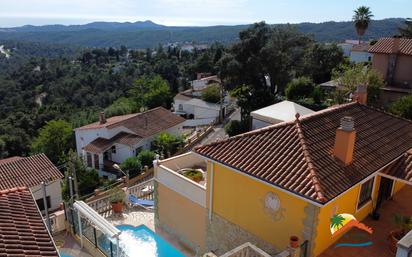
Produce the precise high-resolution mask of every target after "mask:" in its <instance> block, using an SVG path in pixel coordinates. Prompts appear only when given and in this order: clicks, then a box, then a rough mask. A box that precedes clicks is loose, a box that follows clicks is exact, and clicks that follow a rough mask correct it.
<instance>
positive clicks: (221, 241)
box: [155, 103, 412, 256]
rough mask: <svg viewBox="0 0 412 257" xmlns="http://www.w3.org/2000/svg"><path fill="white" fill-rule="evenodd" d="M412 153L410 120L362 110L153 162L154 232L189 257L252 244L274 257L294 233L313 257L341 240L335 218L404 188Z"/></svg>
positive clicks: (368, 210)
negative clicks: (183, 249)
mask: <svg viewBox="0 0 412 257" xmlns="http://www.w3.org/2000/svg"><path fill="white" fill-rule="evenodd" d="M411 149H412V122H410V121H408V120H405V119H400V118H397V117H395V116H392V115H389V114H386V113H383V112H381V111H378V110H375V109H372V108H370V107H367V106H366V105H362V104H359V103H350V104H345V105H340V106H337V107H333V108H329V109H326V110H324V111H321V112H317V113H315V114H310V115H308V116H303V117H299V115H297V117H296V120H295V121H292V122H285V123H280V124H277V125H274V126H270V127H267V128H263V129H260V130H255V131H252V132H249V133H245V134H241V135H238V136H235V137H232V138H229V139H227V140H223V141H218V142H215V143H212V144H209V145H204V146H200V147H197V148H195V149H194V151H193V152H190V153H187V154H184V155H181V156H177V157H173V158H170V159H167V160H162V161H157V162H156V163H155V164H156V165H155V179H156V206H157V208H156V215H155V218H156V227H157V228H159V229H162V230H165V231H167V232H168V233H171V234H172V235H174V236H176V237H177V238H178V239H179V240H180V241H181V242H183V243H185V244H186V245H187V246H188V247H189V248H192V249H193V250H194V251H195V252H196V253H197V255H201V254H203V253H205V252H210V251H212V252H214V253H216V254H218V255H220V254H223V253H225V252H227V251H229V250H231V249H233V248H235V247H237V246H239V245H241V244H243V243H245V242H251V243H252V244H255V245H256V246H258V247H259V248H261V249H263V250H264V251H266V252H267V253H269V254H271V255H272V256H273V255H276V254H278V253H280V252H281V251H283V250H284V249H285V248H286V247H288V245H289V243H290V237H291V236H296V237H298V238H299V240H300V243H301V244H302V249H301V250H302V253H301V254H302V256H318V255H320V254H321V253H322V252H324V251H325V250H326V249H327V248H328V247H330V246H332V245H334V244H335V242H336V241H337V240H339V238H340V236H333V235H332V233H331V228H330V225H331V218H332V217H333V216H334V215H336V214H350V215H353V216H354V217H355V218H356V219H357V220H358V221H362V220H363V219H364V218H366V217H367V216H368V215H370V214H373V215H374V216H376V215H377V213H379V211H380V207H381V205H382V203H383V202H384V201H385V200H386V199H388V198H390V197H392V196H393V195H395V194H396V193H397V192H398V191H399V190H400V189H401V188H402V187H403V186H404V185H405V184H408V185H412V152H410V151H411ZM408 151H409V152H408ZM409 157H410V158H409ZM405 162H410V163H407V164H405ZM194 173H200V174H201V175H202V176H200V177H199V176H198V177H196V178H194V177H191V174H194ZM411 192H412V191H411ZM411 198H412V194H411Z"/></svg>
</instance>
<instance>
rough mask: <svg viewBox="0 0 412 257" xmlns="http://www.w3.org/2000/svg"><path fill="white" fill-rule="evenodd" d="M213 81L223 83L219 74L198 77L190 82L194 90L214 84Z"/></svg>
mask: <svg viewBox="0 0 412 257" xmlns="http://www.w3.org/2000/svg"><path fill="white" fill-rule="evenodd" d="M198 76H199V74H198ZM213 83H217V84H220V83H221V80H220V79H219V78H218V77H217V75H213V76H207V77H204V78H198V79H196V80H193V81H191V82H190V84H191V86H192V90H193V91H199V90H203V89H205V88H206V87H207V86H208V85H210V84H213Z"/></svg>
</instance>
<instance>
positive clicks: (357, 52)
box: [350, 43, 372, 63]
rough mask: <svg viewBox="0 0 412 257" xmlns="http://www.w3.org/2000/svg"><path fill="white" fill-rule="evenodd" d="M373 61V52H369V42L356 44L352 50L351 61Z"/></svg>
mask: <svg viewBox="0 0 412 257" xmlns="http://www.w3.org/2000/svg"><path fill="white" fill-rule="evenodd" d="M370 61H372V54H371V53H369V43H362V44H358V45H354V46H353V47H352V50H351V52H350V62H354V63H359V62H370Z"/></svg>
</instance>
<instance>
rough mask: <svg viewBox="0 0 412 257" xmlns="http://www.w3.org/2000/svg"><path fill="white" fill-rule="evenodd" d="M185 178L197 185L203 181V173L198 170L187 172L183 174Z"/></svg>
mask: <svg viewBox="0 0 412 257" xmlns="http://www.w3.org/2000/svg"><path fill="white" fill-rule="evenodd" d="M183 176H185V177H187V178H189V179H191V180H193V181H195V182H196V183H199V182H200V181H202V180H203V174H202V172H201V171H199V170H197V169H189V170H185V172H184V173H183Z"/></svg>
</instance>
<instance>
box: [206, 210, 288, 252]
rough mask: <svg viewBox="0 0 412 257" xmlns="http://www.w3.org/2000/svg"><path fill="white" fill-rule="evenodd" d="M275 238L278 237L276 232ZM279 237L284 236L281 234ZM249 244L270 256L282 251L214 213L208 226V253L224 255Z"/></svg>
mask: <svg viewBox="0 0 412 257" xmlns="http://www.w3.org/2000/svg"><path fill="white" fill-rule="evenodd" d="M274 236H276V231H275V232H274ZM278 236H282V234H281V233H279V234H278ZM247 242H250V243H252V244H254V245H256V246H257V247H259V248H260V249H262V250H264V251H265V252H267V253H269V254H270V255H275V254H276V253H279V252H280V249H276V248H275V247H274V246H273V245H271V244H270V243H268V242H266V241H264V240H262V239H260V238H259V237H257V236H256V235H253V234H251V233H249V232H248V231H246V230H244V229H242V228H241V227H239V226H238V225H236V224H233V223H231V222H229V221H227V220H226V219H224V218H222V217H220V216H218V215H216V214H215V213H213V215H212V220H211V222H210V221H208V225H207V234H206V248H207V250H208V251H212V252H214V253H215V254H217V255H222V254H224V253H226V252H228V251H230V250H232V249H234V248H236V247H238V246H239V245H242V244H244V243H247ZM282 250H283V249H282Z"/></svg>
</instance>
